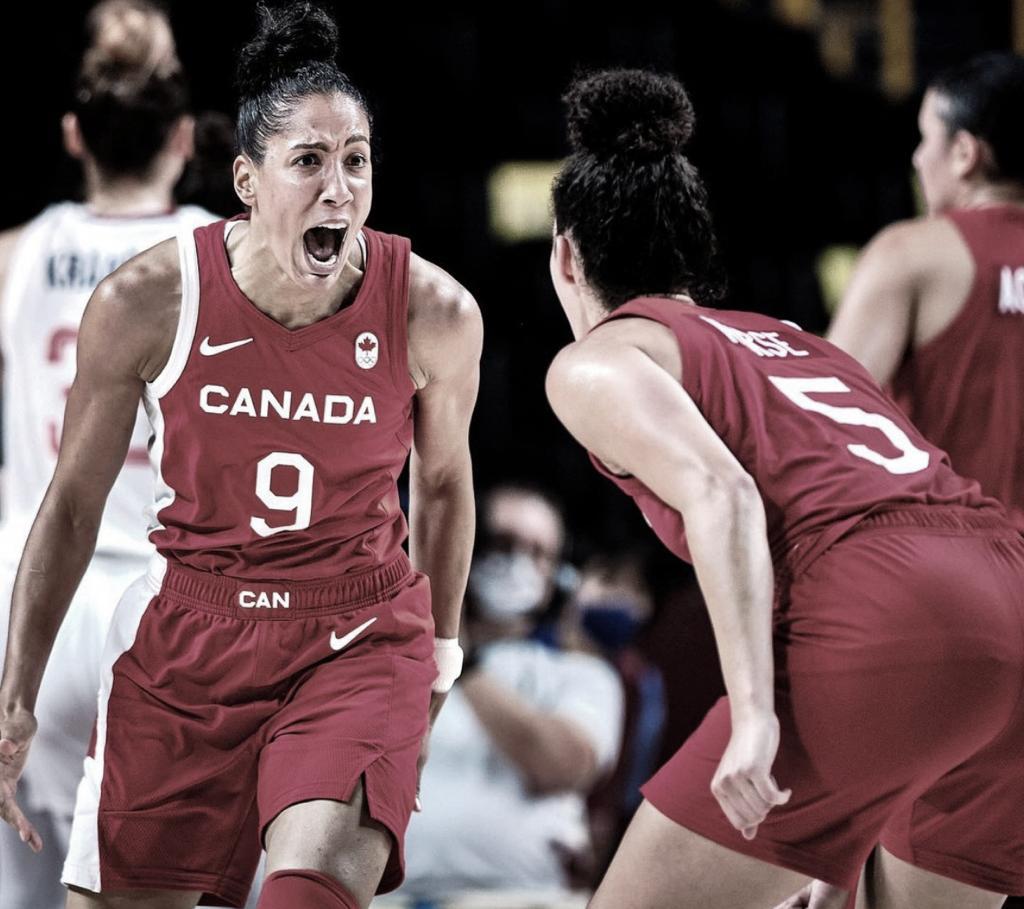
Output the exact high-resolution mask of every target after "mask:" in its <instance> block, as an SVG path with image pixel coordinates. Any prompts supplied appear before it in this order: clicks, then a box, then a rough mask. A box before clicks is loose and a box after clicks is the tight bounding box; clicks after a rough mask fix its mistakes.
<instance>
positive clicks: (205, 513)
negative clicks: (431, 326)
mask: <svg viewBox="0 0 1024 909" xmlns="http://www.w3.org/2000/svg"><path fill="white" fill-rule="evenodd" d="M233 223H235V222H224V221H219V222H216V223H214V224H211V225H209V226H207V227H201V228H199V229H198V230H196V231H195V233H194V235H188V234H186V235H183V236H181V237H179V239H178V246H179V255H180V257H181V268H182V307H181V317H180V320H179V325H178V333H177V337H176V339H175V342H174V348H173V350H172V353H171V357H170V360H169V362H168V364H167V366H166V368H165V369H164V371H163V373H162V374H161V375H160V376H159V377H158V378H157V379H156V380H155V381H154V382H153V383H151V384H150V385H149V386H148V387H147V389H146V394H145V404H146V409H147V412H148V414H149V417H150V421H151V423H152V425H153V441H152V443H151V445H150V456H151V459H152V461H153V465H154V468H155V469H156V472H157V495H156V502H155V505H154V508H153V517H152V519H151V525H150V526H151V532H150V538H151V539H152V541H153V542H154V544H155V545H156V547H157V550H158V551H159V552H160V553H161V554H162V555H164V556H165V557H167V558H169V559H174V560H176V561H178V562H180V563H182V564H184V565H187V566H190V567H192V568H197V569H201V570H204V571H210V572H214V573H220V574H226V575H233V576H236V577H244V578H259V579H281V580H306V579H312V578H324V577H331V576H338V575H344V574H351V573H356V572H361V571H365V570H368V569H371V568H374V567H377V566H380V565H383V564H385V563H387V562H389V561H390V560H391V559H394V558H395V557H397V556H398V555H399V554H400V549H401V546H402V542H403V540H404V539H405V536H406V532H407V527H406V522H405V517H404V515H403V513H402V510H401V508H400V505H399V498H398V490H397V480H398V476H399V474H400V472H401V470H402V467H403V465H404V463H405V459H406V456H407V455H408V453H409V447H410V444H411V441H412V399H413V393H414V391H415V389H414V386H413V383H412V380H411V379H410V378H409V373H408V367H407V343H406V335H407V323H408V296H409V241H408V240H406V239H404V238H402V237H396V236H390V235H387V234H381V233H377V232H376V231H372V230H368V229H365V230H364V231H363V232H362V237H361V242H362V243H363V245H364V248H365V255H366V267H365V275H364V278H363V282H362V285H361V286H360V288H359V290H358V293H357V295H356V298H355V300H353V302H352V303H351V304H350V305H349V306H346V307H345V308H343V309H341V310H339V311H338V312H336V313H334V314H333V315H331V316H329V317H328V318H325V319H322V320H321V321H319V322H315V323H313V324H312V325H308V326H305V327H304V328H299V329H295V330H290V329H287V328H285V327H284V326H283V325H281V324H279V323H278V322H276V321H274V320H273V319H271V318H270V317H269V316H267V315H266V314H265V313H263V312H261V311H260V310H259V309H257V308H256V306H255V305H254V304H253V303H252V302H251V301H250V300H249V299H248V298H247V297H246V296H245V295H244V294H243V293H242V292H241V290H240V289H239V287H238V285H237V284H236V283H235V280H234V278H233V277H232V275H231V267H230V263H229V261H228V256H227V251H226V248H225V238H226V234H227V231H228V230H229V229H230V227H231V226H232V224H233ZM193 236H194V239H193Z"/></svg>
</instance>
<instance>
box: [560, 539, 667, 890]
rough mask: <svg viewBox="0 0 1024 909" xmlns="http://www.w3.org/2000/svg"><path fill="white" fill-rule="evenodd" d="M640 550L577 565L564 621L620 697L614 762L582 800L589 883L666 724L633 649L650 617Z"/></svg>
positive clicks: (658, 696)
mask: <svg viewBox="0 0 1024 909" xmlns="http://www.w3.org/2000/svg"><path fill="white" fill-rule="evenodd" d="M644 569H645V559H644V553H643V552H642V551H641V550H632V551H625V552H612V551H609V552H605V553H601V554H599V555H596V556H594V557H593V558H591V559H590V560H589V561H588V562H587V563H586V565H585V566H584V568H583V572H582V575H581V578H580V585H579V589H578V590H577V593H576V599H575V601H574V603H573V608H572V609H569V610H568V611H567V613H566V616H565V621H564V623H563V636H562V640H563V642H564V644H565V646H566V647H567V648H569V649H573V650H578V651H581V652H584V653H593V654H597V655H600V656H602V657H604V658H605V659H607V660H608V661H609V662H610V663H611V664H612V665H613V666H614V667H615V669H616V670H617V671H618V673H619V679H620V681H621V683H622V687H623V692H624V694H625V716H624V722H623V727H622V740H621V743H620V750H619V761H618V763H617V764H616V766H615V770H614V771H613V773H612V774H611V775H610V776H609V777H608V778H607V779H605V780H604V781H602V782H601V783H600V785H598V786H597V787H596V788H595V789H594V791H593V792H592V793H591V795H590V798H589V800H588V808H589V813H590V824H591V834H592V838H593V841H594V850H595V854H596V857H597V868H596V869H595V870H596V872H597V874H596V875H595V878H594V880H593V883H594V884H595V885H596V883H597V881H599V880H600V877H601V875H602V872H603V870H604V868H606V867H607V865H608V862H609V861H611V857H612V855H613V853H614V852H615V848H616V846H618V843H619V840H620V839H621V838H622V834H623V833H625V831H626V827H627V825H628V824H629V820H630V818H631V817H632V816H633V812H634V811H636V809H637V806H638V805H639V804H640V801H641V796H640V786H641V785H642V784H643V783H645V782H647V779H648V778H649V777H650V776H651V774H652V773H653V772H654V770H655V768H656V767H657V761H658V754H659V751H660V745H661V735H662V730H663V728H664V724H665V685H664V680H663V679H662V675H661V672H660V670H659V669H658V668H657V667H656V666H655V665H654V664H653V663H652V662H651V661H650V660H649V659H648V658H647V657H646V656H645V655H644V654H643V653H642V651H641V650H640V649H639V648H638V647H637V644H636V640H637V637H638V635H639V634H640V633H641V632H642V631H643V630H644V629H645V628H646V626H647V625H648V623H649V622H650V620H651V617H652V615H653V612H654V596H653V593H652V590H651V588H650V586H649V583H648V580H647V577H646V572H645V570H644Z"/></svg>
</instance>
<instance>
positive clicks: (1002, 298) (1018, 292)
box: [999, 265, 1024, 316]
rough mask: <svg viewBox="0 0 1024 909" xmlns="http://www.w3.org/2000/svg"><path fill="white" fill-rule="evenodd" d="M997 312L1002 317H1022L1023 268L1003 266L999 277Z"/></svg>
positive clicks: (1023, 303)
mask: <svg viewBox="0 0 1024 909" xmlns="http://www.w3.org/2000/svg"><path fill="white" fill-rule="evenodd" d="M999 311H1000V312H1001V313H1003V314H1004V315H1016V316H1019V315H1024V268H1010V266H1009V265H1004V266H1003V270H1002V272H1000V275H999Z"/></svg>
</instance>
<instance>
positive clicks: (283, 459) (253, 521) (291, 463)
mask: <svg viewBox="0 0 1024 909" xmlns="http://www.w3.org/2000/svg"><path fill="white" fill-rule="evenodd" d="M286 468H287V469H288V470H289V471H291V470H294V471H295V472H296V480H295V492H293V493H292V494H291V495H287V496H282V495H278V494H277V493H275V492H274V491H273V490H272V489H271V478H272V477H273V474H274V471H275V470H279V469H286ZM256 495H257V497H258V498H259V500H260V501H261V502H262V503H263V504H264V505H266V506H267V508H270V509H273V510H274V511H294V512H295V520H294V521H292V523H291V524H280V525H275V526H271V525H270V524H268V523H267V522H266V521H265V520H264V519H263V518H256V517H251V518H249V526H250V527H251V528H252V529H253V530H255V531H256V533H258V534H259V535H260V536H261V537H269V536H272V535H273V534H275V533H281V532H282V531H285V530H305V529H306V528H307V527H309V521H310V518H311V516H312V512H313V465H312V464H310V463H309V461H307V460H306V459H305V458H304V457H303V456H302V455H300V454H296V453H295V452H291V451H272V452H271V453H270V454H268V455H267V456H266V457H265V458H261V459H260V460H259V462H258V463H257V464H256Z"/></svg>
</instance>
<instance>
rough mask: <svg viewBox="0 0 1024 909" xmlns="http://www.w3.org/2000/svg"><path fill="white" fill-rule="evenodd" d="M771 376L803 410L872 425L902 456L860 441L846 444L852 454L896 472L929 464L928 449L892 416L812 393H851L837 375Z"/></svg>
mask: <svg viewBox="0 0 1024 909" xmlns="http://www.w3.org/2000/svg"><path fill="white" fill-rule="evenodd" d="M768 379H769V380H770V381H771V383H772V385H774V386H775V387H776V388H777V389H778V390H779V391H781V392H782V393H783V394H784V395H785V396H786V397H787V398H789V400H790V401H792V402H793V403H794V404H796V406H797V407H799V408H800V409H801V410H809V411H811V412H813V413H820V414H822V416H826V417H828V418H829V419H830V420H834V421H835V422H836V423H841V424H842V425H844V426H869V427H871V428H872V429H877V430H878V431H879V432H880V433H882V434H883V435H884V436H885V437H886V438H887V439H888V440H889V442H890V443H891V444H892V446H893V447H894V448H897V449H899V451H900V452H901V454H900V456H899V457H897V458H891V457H887V456H886V455H884V454H882V453H881V452H878V451H875V449H873V448H871V447H869V446H867V445H860V444H857V445H847V446H846V448H847V450H848V451H849V452H850V454H852V455H856V456H857V457H858V458H863V459H864V460H865V461H870V462H871V463H872V464H877V465H878V466H879V467H884V468H885V469H886V470H888V471H889V473H894V474H907V473H917V472H918V471H921V470H924V469H925V468H926V467H927V466H928V460H929V458H928V452H927V451H921V449H920V448H917V447H916V446H915V445H914V443H913V442H911V441H910V437H909V436H908V435H907V434H906V433H905V432H904V431H903V430H902V429H900V428H899V426H897V425H896V424H895V423H893V421H892V420H890V419H889V418H888V417H884V416H882V415H881V414H880V413H870V412H869V411H867V410H861V408H859V407H836V406H834V405H832V404H825V403H824V402H822V401H815V400H814V398H810V397H808V395H809V394H841V393H845V394H849V393H850V388H849V386H847V385H845V384H844V383H843V382H842V381H841V380H840V379H837V378H836V377H835V376H821V377H814V378H804V377H796V378H793V377H784V376H769V377H768Z"/></svg>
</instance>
